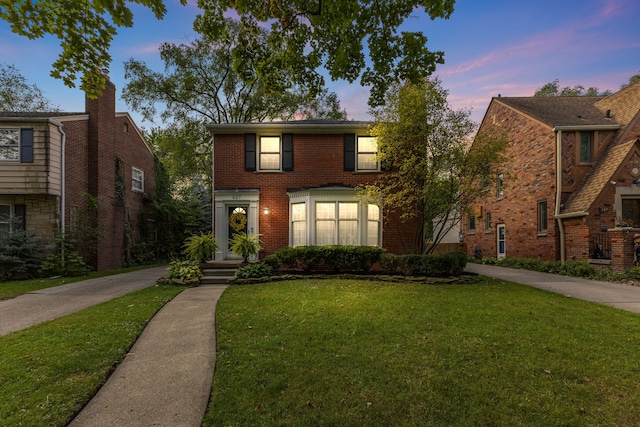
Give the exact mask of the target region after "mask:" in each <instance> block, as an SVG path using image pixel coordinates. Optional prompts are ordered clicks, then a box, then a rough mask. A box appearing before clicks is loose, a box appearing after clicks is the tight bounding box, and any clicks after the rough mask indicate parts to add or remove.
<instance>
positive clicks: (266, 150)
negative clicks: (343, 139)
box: [258, 136, 281, 171]
mask: <svg viewBox="0 0 640 427" xmlns="http://www.w3.org/2000/svg"><path fill="white" fill-rule="evenodd" d="M258 150H259V153H258V167H259V169H260V170H263V171H277V170H280V155H281V151H280V150H281V146H280V137H279V136H261V137H260V144H259V148H258Z"/></svg>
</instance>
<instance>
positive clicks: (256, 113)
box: [122, 21, 346, 123]
mask: <svg viewBox="0 0 640 427" xmlns="http://www.w3.org/2000/svg"><path fill="white" fill-rule="evenodd" d="M238 32H239V27H238V25H237V24H236V23H234V22H231V21H229V25H228V33H229V38H228V39H225V40H223V41H220V42H213V43H211V42H207V41H205V40H203V39H198V40H195V41H193V42H191V43H190V44H180V45H175V44H171V43H164V44H162V45H161V47H160V57H161V59H162V61H163V62H164V64H165V67H164V73H161V72H157V71H153V70H151V69H149V67H147V65H146V64H145V63H144V62H141V61H137V60H135V59H130V60H129V61H127V62H126V63H125V78H127V79H128V82H127V84H126V86H125V87H124V88H123V93H122V98H123V99H124V100H125V102H126V103H127V104H128V105H129V107H130V108H131V109H133V110H134V111H137V112H139V113H141V114H142V115H143V116H144V118H145V119H147V120H149V121H153V120H154V118H155V116H156V114H158V113H159V114H160V117H161V119H162V120H163V121H169V120H173V121H176V122H178V123H180V122H184V121H187V120H194V119H195V120H202V121H207V122H209V123H242V122H251V121H263V120H267V119H283V120H287V119H291V118H294V117H296V118H326V119H344V118H346V112H345V111H343V110H341V109H340V102H339V100H338V97H337V95H335V94H334V93H329V92H328V91H327V89H326V88H322V89H321V91H320V93H316V92H314V91H310V90H309V88H308V87H307V86H295V87H290V86H287V87H283V90H282V91H280V92H277V93H276V92H267V91H266V90H265V82H264V81H263V80H262V79H260V78H259V77H258V73H257V70H256V69H255V67H254V66H255V64H246V65H247V66H246V67H245V68H243V69H242V71H241V72H239V71H236V70H235V69H234V68H233V58H232V52H233V49H234V47H235V46H237V44H238V42H239V41H238V39H237V36H238ZM261 34H262V35H263V37H264V36H266V33H265V32H264V31H261ZM314 89H315V88H314ZM159 108H161V111H160V112H159V111H158V109H159Z"/></svg>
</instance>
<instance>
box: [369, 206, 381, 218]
mask: <svg viewBox="0 0 640 427" xmlns="http://www.w3.org/2000/svg"><path fill="white" fill-rule="evenodd" d="M367 218H368V219H369V220H371V221H379V220H380V207H379V206H377V205H369V206H368V207H367Z"/></svg>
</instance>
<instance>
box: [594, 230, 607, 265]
mask: <svg viewBox="0 0 640 427" xmlns="http://www.w3.org/2000/svg"><path fill="white" fill-rule="evenodd" d="M589 257H590V258H593V259H611V237H610V236H609V233H608V232H606V231H600V232H595V233H591V238H590V239H589Z"/></svg>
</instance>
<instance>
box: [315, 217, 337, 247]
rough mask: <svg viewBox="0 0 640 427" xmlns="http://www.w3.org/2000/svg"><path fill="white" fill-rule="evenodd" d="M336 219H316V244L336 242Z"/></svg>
mask: <svg viewBox="0 0 640 427" xmlns="http://www.w3.org/2000/svg"><path fill="white" fill-rule="evenodd" d="M335 224H336V223H335V221H316V245H333V244H334V242H335V238H334V236H335V234H336V230H335V229H336V225H335Z"/></svg>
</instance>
